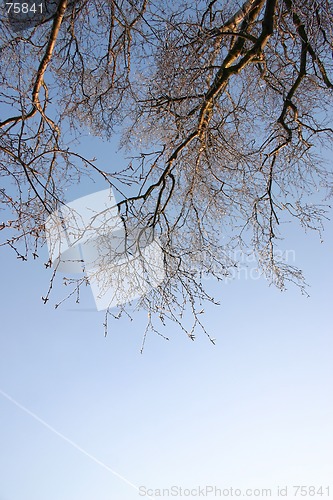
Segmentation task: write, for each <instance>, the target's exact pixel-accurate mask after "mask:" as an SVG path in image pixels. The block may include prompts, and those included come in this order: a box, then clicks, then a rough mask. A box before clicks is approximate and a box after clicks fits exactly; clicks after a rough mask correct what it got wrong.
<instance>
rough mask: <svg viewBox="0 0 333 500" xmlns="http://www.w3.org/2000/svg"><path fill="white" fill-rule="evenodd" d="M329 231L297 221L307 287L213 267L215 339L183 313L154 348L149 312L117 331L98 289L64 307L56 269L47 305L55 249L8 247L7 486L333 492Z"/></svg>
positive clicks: (34, 491) (294, 239)
mask: <svg viewBox="0 0 333 500" xmlns="http://www.w3.org/2000/svg"><path fill="white" fill-rule="evenodd" d="M93 145H94V142H93V141H90V142H89V141H88V142H87V141H86V142H85V147H86V148H88V149H89V148H90V147H93ZM113 150H114V149H113V145H104V146H103V147H100V146H98V154H99V155H100V157H99V159H100V161H101V162H102V163H103V162H105V163H107V164H111V163H113V164H116V163H117V162H119V161H120V160H118V159H117V157H116V156H115V155H114V154H113ZM95 154H96V152H95V151H92V154H91V155H90V156H94V155H95ZM97 188H99V186H96V187H95V188H94V187H92V186H91V185H90V186H87V185H82V186H80V188H79V190H78V191H77V193H80V195H84V194H87V193H88V192H92V190H93V189H97ZM332 233H333V232H332V222H330V223H328V224H327V226H326V233H325V242H324V243H322V244H321V243H320V241H319V238H318V237H317V235H316V234H312V233H309V234H308V235H304V233H303V232H302V231H301V230H299V229H298V228H297V226H288V227H287V236H288V237H287V239H286V241H285V242H284V243H283V245H284V248H287V249H289V250H292V251H293V252H294V255H295V259H296V260H295V265H297V266H299V267H301V268H302V269H303V270H304V273H305V276H306V280H307V282H308V283H309V284H310V285H311V286H310V287H309V290H308V291H309V293H310V297H309V298H307V297H305V296H303V295H301V293H300V291H299V290H298V289H297V288H296V287H293V286H290V287H289V289H288V291H287V292H284V293H281V292H280V291H278V290H276V289H274V288H273V287H269V286H268V285H267V283H266V282H265V280H264V279H260V280H253V279H244V277H243V279H236V280H235V281H233V282H232V283H224V284H220V285H218V284H217V283H215V282H213V281H209V282H207V285H208V286H209V287H210V289H211V290H212V291H214V292H215V294H216V296H217V297H218V298H219V299H220V301H221V306H220V307H219V308H208V309H207V312H206V323H207V325H208V328H209V330H210V332H211V333H212V335H213V337H216V339H217V343H216V346H215V347H214V346H213V345H212V344H211V343H210V342H209V341H208V340H207V339H206V337H205V336H204V335H202V336H200V337H198V338H197V340H196V341H195V342H191V341H190V340H189V339H187V338H185V336H184V335H182V334H181V333H179V332H178V331H176V329H171V330H168V331H167V332H166V333H167V335H168V336H169V337H170V338H171V340H170V341H169V342H166V341H164V340H163V339H161V338H160V337H157V336H153V335H151V336H149V337H148V339H147V342H146V346H145V350H144V354H143V355H141V354H140V347H141V342H142V335H143V331H144V326H145V319H146V318H145V316H144V314H141V315H138V316H136V317H135V321H133V322H130V321H129V320H126V319H124V320H121V321H119V322H117V323H113V324H112V325H111V329H110V332H109V335H108V337H107V338H104V335H103V326H102V323H103V313H97V312H95V311H94V310H93V309H94V302H93V298H92V296H91V295H90V293H89V289H87V290H86V293H85V294H84V297H83V299H82V303H81V304H80V305H79V306H75V304H74V301H73V302H68V303H65V304H64V305H63V307H62V308H59V309H57V310H54V308H53V304H54V301H55V300H56V297H57V296H59V294H60V293H63V292H64V290H61V288H60V285H59V286H58V288H57V290H56V292H55V295H54V296H53V300H51V301H50V302H49V303H48V304H47V305H43V303H42V301H41V295H43V294H45V291H46V290H47V286H48V278H49V275H50V273H49V271H46V270H45V269H44V266H43V262H45V261H46V260H47V252H46V249H44V251H43V252H41V256H40V258H39V259H38V260H36V261H32V260H30V261H28V262H26V263H21V262H20V261H17V260H16V257H15V255H14V253H13V252H11V251H9V250H8V249H1V256H0V257H1V260H0V266H1V284H0V287H1V323H0V325H1V326H0V328H1V335H0V381H1V382H0V391H2V393H0V500H92V499H93V500H109V499H114V500H134V499H138V498H149V497H148V496H143V495H141V496H140V495H139V493H138V491H137V490H136V489H135V488H133V487H132V486H131V485H130V484H128V483H127V482H126V480H127V481H129V482H130V483H133V484H134V485H136V486H138V487H140V486H141V487H144V486H145V487H147V488H155V489H156V488H161V489H162V488H168V487H169V488H170V487H171V486H173V485H176V486H181V487H183V488H197V487H198V486H199V485H200V486H201V487H205V486H206V485H211V486H216V487H219V488H221V489H223V488H230V487H233V488H240V489H241V488H243V490H242V492H244V491H245V489H246V488H271V492H272V495H271V498H278V496H277V488H278V487H280V488H281V487H284V486H286V485H288V488H289V490H288V496H287V498H295V496H294V494H293V490H292V486H293V485H305V486H311V485H314V486H316V487H320V486H323V487H324V488H325V487H326V486H328V485H330V486H331V492H330V493H331V497H332V496H333V484H332V483H333V479H332V478H333V454H332V450H333V432H332V427H333V398H332V393H333V391H332V380H333V377H332V375H333V363H332V352H333V349H332V348H333V340H332V323H333V321H332V319H333V318H332V278H333V272H332V247H333V234H332ZM83 309H91V310H88V311H85V310H83ZM3 392H5V393H6V394H7V395H8V396H9V397H10V398H13V400H15V401H16V402H17V403H18V404H19V405H22V406H23V407H24V408H26V410H27V411H25V410H24V408H22V407H21V408H19V407H18V406H17V405H16V404H15V403H14V402H13V401H11V400H10V399H8V397H6V396H5V395H4V394H3ZM29 412H30V413H29ZM32 414H34V415H36V416H37V417H38V418H39V419H41V420H38V419H37V418H36V417H35V416H34V415H32ZM43 422H44V423H45V424H46V425H44V424H43ZM47 426H49V427H47ZM55 431H57V433H58V434H57V433H56V432H55ZM66 439H67V440H66ZM68 440H70V441H71V442H69V441H68ZM73 443H74V445H77V446H79V447H80V448H81V450H80V449H78V448H76V447H75V446H74V445H73ZM85 453H86V454H85ZM88 455H90V457H89V456H88ZM98 461H99V462H98ZM103 464H104V465H105V466H103ZM111 469H112V470H113V471H114V472H116V473H118V474H120V475H121V476H123V478H125V479H123V478H121V477H119V476H117V475H115V474H114V473H113V472H112V471H111ZM143 491H144V490H143V489H142V490H141V492H143ZM257 497H258V496H257ZM157 498H158V497H157ZM166 498H167V497H166ZM175 498H177V497H175ZM179 498H182V497H179ZM187 498H192V496H190V497H187ZM193 498H195V496H193ZM208 498H209V497H208ZM210 498H213V497H212V496H210ZM259 498H263V497H262V496H261V497H260V496H259ZM296 498H297V497H296ZM318 498H320V497H318ZM321 498H325V496H323V497H321ZM326 498H327V497H326Z"/></svg>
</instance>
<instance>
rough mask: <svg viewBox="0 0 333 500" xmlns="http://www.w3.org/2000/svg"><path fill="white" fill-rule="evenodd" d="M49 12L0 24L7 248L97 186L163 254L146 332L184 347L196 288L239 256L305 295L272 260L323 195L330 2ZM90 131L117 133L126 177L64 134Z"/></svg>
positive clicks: (112, 5)
mask: <svg viewBox="0 0 333 500" xmlns="http://www.w3.org/2000/svg"><path fill="white" fill-rule="evenodd" d="M20 3H21V4H22V2H20ZM53 4H55V5H54V6H53V7H54V8H52V9H53V10H51V11H49V12H46V13H45V15H44V17H43V16H39V17H38V18H37V17H34V16H32V15H29V19H28V18H26V19H25V18H24V16H23V14H22V12H21V13H20V18H19V19H15V14H14V13H8V14H7V13H6V11H5V9H4V10H3V12H2V18H1V24H0V56H1V71H0V74H1V89H0V101H1V108H0V112H1V116H0V130H1V132H0V151H1V153H0V154H1V164H0V175H1V177H2V178H3V183H2V184H3V186H1V189H0V203H1V204H2V205H3V206H5V207H6V210H7V211H6V214H8V210H10V212H11V214H12V215H11V218H10V220H8V221H6V220H4V221H3V222H2V221H0V224H1V222H2V224H1V225H0V228H1V230H2V231H1V234H2V236H3V241H2V244H7V245H10V246H11V247H12V248H13V249H14V251H16V252H17V255H18V257H20V258H22V259H26V258H27V257H28V255H29V253H32V254H34V255H37V254H38V248H39V245H42V244H43V243H44V242H45V233H44V225H45V220H46V219H47V217H48V216H49V215H50V214H51V213H52V212H54V211H55V210H57V208H58V207H59V205H61V204H62V203H64V202H65V201H66V199H65V196H64V189H65V187H66V186H67V185H69V184H72V183H74V182H75V183H76V182H83V181H84V177H85V176H87V175H88V176H89V175H92V174H93V175H95V174H97V175H99V176H101V177H102V178H103V179H104V180H105V185H106V186H108V185H110V186H112V188H113V189H114V190H115V191H116V192H117V193H118V195H117V196H118V200H119V201H118V208H119V214H120V215H121V217H122V219H123V221H124V222H125V224H127V226H126V227H128V228H129V230H132V229H133V228H135V227H136V226H137V225H138V224H140V225H144V226H145V227H148V228H151V230H152V231H153V233H154V234H156V235H157V236H158V237H159V241H160V242H161V248H162V251H163V258H164V267H165V274H166V276H165V279H164V281H163V283H162V284H161V285H160V286H158V287H157V288H155V289H153V290H151V292H149V293H148V294H146V295H145V296H144V297H142V298H141V299H140V300H139V307H143V308H146V309H147V310H148V314H149V326H150V327H151V328H155V327H154V326H153V323H152V319H151V318H152V317H153V316H154V315H157V317H159V319H160V320H161V321H162V322H164V321H165V320H166V319H167V318H169V319H171V320H173V321H175V322H176V323H177V324H178V325H179V326H180V328H182V329H184V330H186V332H187V334H188V335H189V336H190V337H191V338H193V335H194V331H195V328H196V327H197V326H201V315H200V313H201V312H202V302H204V301H205V300H208V301H213V302H214V298H213V297H210V296H209V295H208V294H207V291H206V290H205V287H204V280H203V277H205V276H206V277H207V276H212V277H213V276H214V277H215V278H217V279H223V277H225V276H228V273H230V272H231V270H232V269H233V268H234V266H235V265H237V258H236V257H235V252H234V251H235V249H238V248H241V249H244V251H246V252H247V251H252V252H253V253H254V254H255V256H256V258H257V261H258V266H259V267H260V269H261V270H262V271H263V272H264V273H265V275H266V276H267V278H268V279H269V280H270V281H271V282H273V283H275V284H276V285H277V286H278V287H280V288H281V289H283V288H285V286H286V282H287V281H292V282H295V283H297V284H299V285H300V286H303V277H302V273H301V271H300V270H299V269H297V268H295V267H294V266H293V265H290V264H288V263H286V262H283V261H281V259H278V258H277V257H276V250H277V249H278V242H279V238H281V237H282V236H283V231H282V230H281V227H282V224H281V222H286V221H290V220H294V221H295V222H297V221H298V222H299V223H300V224H301V225H302V226H303V227H305V228H312V229H318V230H320V229H321V227H322V221H323V219H324V218H325V213H326V211H325V203H324V201H325V200H327V199H328V196H330V195H331V194H332V165H331V164H329V163H327V161H325V157H324V156H322V155H323V153H324V152H325V150H326V149H329V148H330V147H331V145H332V137H333V128H332V126H331V124H332V88H333V59H332V57H333V6H332V3H331V2H329V1H328V0H247V1H245V2H242V3H240V2H238V1H234V0H231V1H229V0H228V1H226V0H211V1H204V0H189V1H185V0H181V1H176V2H175V1H173V0H172V1H171V0H170V1H169V0H163V1H162V0H139V1H134V0H133V1H132V0H120V1H115V0H110V1H107V2H106V1H105V0H78V1H77V2H69V1H67V0H57V1H55V2H53ZM6 5H8V4H6ZM15 5H16V4H15ZM30 5H31V2H29V6H30ZM87 130H89V131H90V133H91V134H93V135H96V136H100V137H102V138H104V139H106V140H108V139H110V138H111V137H113V136H121V139H120V145H121V147H123V148H124V150H126V151H127V152H129V154H130V156H131V158H130V160H129V162H128V166H127V168H125V169H122V170H121V171H109V170H108V169H107V168H106V169H105V170H101V169H100V168H99V167H98V166H97V164H96V162H95V161H94V160H91V157H93V156H97V155H98V153H97V152H96V151H92V152H91V157H90V158H85V157H83V156H82V154H81V153H80V148H79V146H77V148H75V147H73V146H72V145H71V143H70V142H69V137H71V138H73V137H78V138H79V137H80V135H81V134H82V133H85V132H86V131H87ZM128 186H131V193H134V195H132V194H131V195H130V196H129V195H127V194H126V188H127V187H128ZM318 191H320V192H321V193H322V199H323V200H324V201H323V204H321V205H316V204H315V203H314V200H313V198H312V196H313V193H317V192H318ZM81 283H82V280H81ZM187 306H189V307H190V309H191V310H192V313H193V318H194V320H193V328H192V329H190V330H188V329H187V328H184V325H183V324H182V319H181V318H182V314H183V313H184V311H185V309H186V308H187ZM122 310H125V311H126V306H122V307H121V308H120V311H122Z"/></svg>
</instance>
